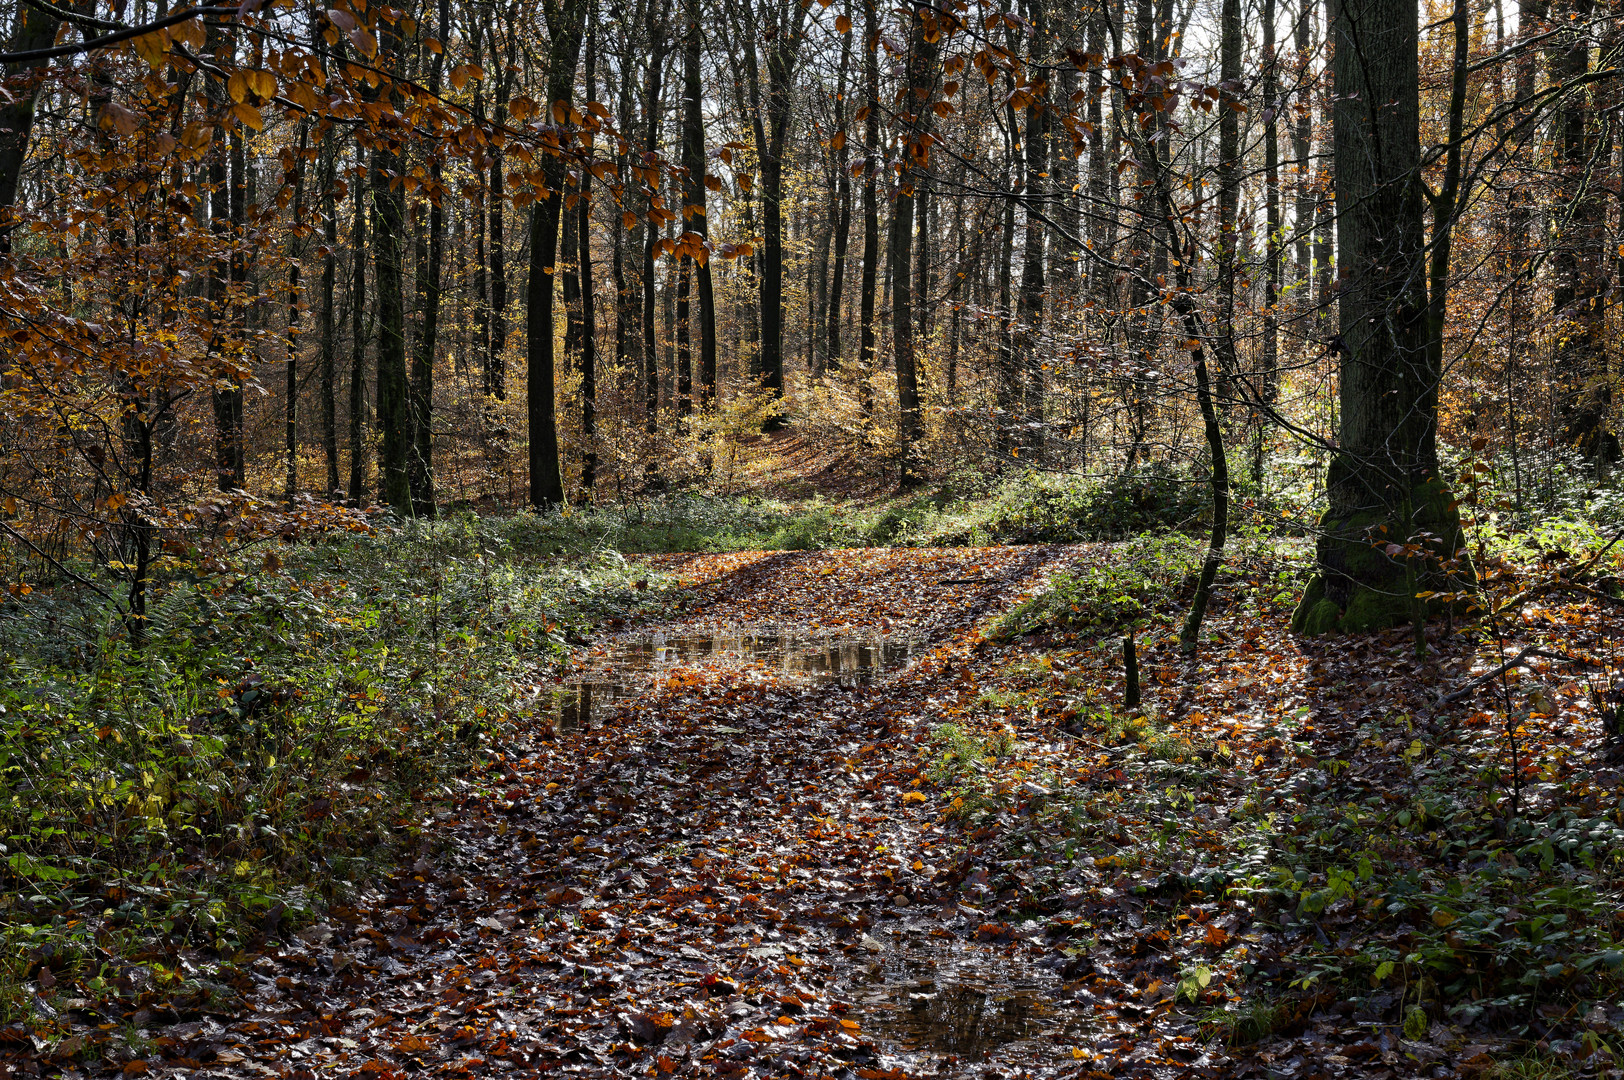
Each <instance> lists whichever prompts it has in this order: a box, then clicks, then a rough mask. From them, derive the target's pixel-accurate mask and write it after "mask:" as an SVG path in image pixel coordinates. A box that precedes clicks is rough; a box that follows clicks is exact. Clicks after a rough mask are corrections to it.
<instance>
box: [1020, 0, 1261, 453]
mask: <svg viewBox="0 0 1624 1080" xmlns="http://www.w3.org/2000/svg"><path fill="white" fill-rule="evenodd" d="M1231 2H1235V0H1231ZM1044 3H1045V0H1030V2H1029V3H1028V5H1027V11H1028V17H1029V18H1030V20H1031V22H1032V34H1031V48H1032V51H1033V59H1034V60H1036V59H1037V52H1038V50H1039V49H1041V48H1042V47H1043V43H1044V42H1046V41H1047V38H1048V34H1047V29H1046V26H1045V18H1044V15H1045V12H1044ZM1048 104H1049V103H1048V102H1047V101H1044V100H1041V99H1040V100H1037V101H1034V102H1033V103H1032V104H1031V105H1030V106H1028V108H1027V113H1026V134H1025V137H1024V139H1023V141H1024V142H1025V143H1026V175H1025V183H1024V185H1023V186H1022V194H1023V199H1022V202H1023V203H1024V209H1025V211H1026V213H1025V228H1024V229H1023V230H1022V244H1021V286H1020V293H1019V295H1018V297H1017V300H1016V311H1015V334H1016V340H1015V352H1016V364H1017V366H1018V367H1019V369H1020V377H1021V379H1022V385H1023V389H1024V393H1023V398H1024V400H1023V402H1022V407H1021V413H1022V417H1021V418H1022V421H1023V422H1024V425H1025V428H1026V431H1027V433H1028V434H1027V445H1028V446H1029V447H1030V448H1031V451H1032V457H1033V459H1034V460H1036V461H1039V462H1041V461H1042V460H1043V459H1044V446H1045V442H1046V439H1045V429H1044V416H1043V398H1044V393H1043V383H1044V379H1043V363H1042V359H1041V357H1039V355H1038V347H1037V344H1038V339H1039V336H1040V334H1041V332H1042V323H1043V293H1044V289H1045V287H1046V286H1045V281H1044V256H1043V238H1044V233H1045V231H1046V230H1045V228H1044V225H1043V222H1042V220H1041V218H1040V215H1041V214H1042V213H1043V210H1044V197H1045V196H1044V183H1043V180H1044V178H1045V177H1046V176H1047V175H1048V173H1049V162H1048V150H1049V124H1048V120H1049V109H1048Z"/></svg>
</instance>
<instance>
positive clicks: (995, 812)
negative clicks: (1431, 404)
mask: <svg viewBox="0 0 1624 1080" xmlns="http://www.w3.org/2000/svg"><path fill="white" fill-rule="evenodd" d="M1549 542H1550V541H1549V540H1547V541H1543V542H1542V544H1544V545H1548V544H1549ZM1596 544H1597V539H1596V538H1594V537H1592V538H1589V540H1588V541H1587V542H1585V543H1579V542H1575V543H1574V544H1573V545H1572V550H1571V551H1570V552H1569V553H1568V554H1573V555H1577V554H1579V553H1582V552H1584V551H1586V550H1594V549H1595V545H1596ZM1494 550H1495V551H1496V552H1497V553H1498V554H1500V555H1502V556H1505V557H1511V556H1512V555H1515V552H1511V551H1508V550H1507V548H1505V547H1502V546H1496V548H1495V549H1494ZM1197 555H1198V548H1197V547H1193V546H1189V545H1184V544H1181V543H1180V542H1178V541H1177V540H1169V539H1166V538H1163V539H1160V540H1141V541H1137V542H1135V543H1131V544H1128V545H1122V546H1121V547H1120V548H1119V549H1117V550H1116V551H1114V552H1112V553H1111V556H1110V557H1108V558H1104V559H1095V560H1092V561H1090V562H1088V563H1086V564H1084V565H1081V566H1079V567H1078V568H1076V569H1075V570H1073V571H1072V572H1070V573H1068V574H1064V575H1059V576H1057V577H1056V578H1055V579H1053V580H1052V581H1051V583H1050V588H1049V591H1048V592H1046V593H1041V594H1039V595H1037V596H1034V597H1033V598H1031V599H1030V600H1028V601H1026V602H1025V603H1023V604H1021V605H1019V606H1017V607H1016V608H1015V609H1014V610H1013V611H1012V612H1011V613H1010V614H1009V615H1007V616H1006V617H1005V618H1004V619H1003V621H1002V622H1001V623H1000V624H998V626H997V630H998V631H1001V632H994V633H991V634H989V635H988V640H987V644H986V645H985V646H984V649H985V650H987V652H986V655H987V656H988V657H989V658H996V661H997V662H996V666H995V669H994V670H993V671H992V672H991V673H983V674H981V675H980V676H979V678H980V680H981V682H980V684H979V686H978V689H977V691H976V693H975V695H974V696H973V697H972V698H970V699H969V700H968V705H967V707H965V708H964V709H963V710H962V716H959V717H955V719H954V722H953V723H950V724H944V725H941V726H938V727H937V728H936V729H934V731H933V734H932V737H931V739H930V740H929V742H928V743H927V744H926V745H925V747H924V748H923V749H922V751H921V754H922V762H921V764H922V773H923V776H924V778H925V779H926V780H927V781H928V783H929V784H930V786H931V788H932V789H933V790H935V791H936V793H937V796H938V798H939V799H940V800H941V807H942V809H943V811H944V814H945V817H946V819H947V821H949V822H950V823H953V824H955V825H956V826H957V827H958V829H959V830H960V836H961V837H962V838H963V843H964V845H965V848H964V851H965V855H964V858H963V861H962V863H961V865H963V866H964V867H966V868H971V867H975V866H981V867H987V868H989V869H990V870H991V872H990V874H989V876H988V878H987V881H986V888H987V889H989V890H991V892H992V893H995V894H998V895H1000V896H1011V895H1016V894H1018V895H1019V897H1020V899H1019V900H1018V901H1015V902H1013V903H1016V904H1018V905H1019V906H1018V910H1019V911H1022V912H1025V913H1026V915H1025V917H1036V918H1039V919H1042V920H1044V921H1045V922H1046V923H1047V925H1048V929H1049V932H1050V934H1051V935H1054V936H1055V937H1056V938H1057V939H1058V940H1059V942H1060V945H1059V947H1060V948H1061V949H1062V950H1063V951H1064V952H1065V954H1066V955H1067V956H1072V957H1079V958H1086V957H1088V956H1089V955H1090V952H1091V950H1093V949H1095V948H1097V947H1099V945H1100V942H1102V941H1108V940H1110V938H1111V937H1112V935H1116V936H1117V937H1118V938H1122V939H1124V940H1126V941H1127V942H1128V943H1129V944H1130V945H1131V952H1132V955H1133V956H1135V957H1137V958H1138V959H1137V960H1136V961H1135V963H1134V964H1131V965H1128V967H1127V969H1126V970H1128V971H1136V970H1139V971H1141V972H1142V974H1141V975H1140V976H1139V980H1140V981H1139V982H1137V983H1136V984H1135V985H1136V986H1137V987H1139V988H1140V989H1141V990H1143V989H1145V988H1146V987H1148V986H1151V985H1152V984H1153V983H1157V980H1160V981H1161V982H1160V983H1159V985H1165V986H1166V987H1167V988H1168V989H1167V992H1168V993H1169V995H1170V997H1171V1000H1174V1001H1175V1002H1177V1003H1178V1004H1179V1005H1180V1006H1181V1007H1184V1008H1187V1009H1189V1010H1190V1013H1191V1015H1192V1018H1193V1019H1194V1020H1195V1021H1196V1022H1197V1023H1198V1024H1199V1025H1200V1029H1201V1031H1202V1032H1203V1034H1204V1035H1205V1036H1206V1037H1208V1038H1212V1039H1216V1040H1219V1041H1221V1042H1223V1043H1225V1044H1228V1045H1232V1046H1238V1045H1243V1044H1249V1043H1255V1042H1258V1041H1262V1040H1267V1039H1269V1038H1271V1037H1273V1036H1275V1035H1278V1034H1282V1033H1290V1032H1294V1031H1301V1030H1302V1029H1303V1028H1304V1026H1305V1024H1306V1023H1307V1020H1308V1018H1309V1017H1310V1016H1312V1015H1314V1014H1315V1013H1316V1011H1323V1010H1324V1009H1326V1008H1327V1007H1329V1005H1330V1004H1332V1003H1342V1004H1343V1005H1344V1006H1345V1008H1346V1009H1348V1010H1352V1011H1353V1012H1354V1013H1356V1014H1357V1016H1358V1017H1359V1018H1360V1019H1361V1022H1364V1023H1370V1024H1376V1025H1380V1026H1385V1027H1386V1028H1387V1029H1388V1030H1390V1031H1391V1032H1392V1034H1393V1036H1394V1037H1395V1038H1397V1037H1400V1036H1402V1037H1405V1038H1421V1037H1426V1036H1428V1033H1429V1032H1431V1031H1432V1030H1433V1025H1436V1024H1442V1025H1444V1026H1445V1027H1446V1028H1451V1029H1453V1030H1458V1031H1464V1032H1468V1033H1470V1032H1478V1033H1482V1034H1484V1035H1492V1036H1495V1037H1497V1038H1510V1039H1514V1040H1526V1041H1527V1043H1528V1044H1529V1045H1534V1044H1539V1043H1541V1041H1542V1040H1558V1039H1565V1040H1567V1042H1566V1043H1564V1044H1563V1045H1571V1046H1575V1047H1578V1049H1577V1050H1574V1051H1573V1053H1577V1054H1580V1055H1582V1054H1584V1053H1590V1052H1592V1051H1603V1052H1606V1053H1609V1054H1615V1055H1624V1045H1621V1044H1620V1041H1619V1040H1618V1038H1617V1036H1616V1024H1617V1023H1618V1021H1619V1020H1620V1019H1621V1017H1624V1013H1620V1012H1619V1010H1618V1009H1617V1008H1616V1006H1617V1004H1618V1002H1619V1001H1620V999H1621V996H1624V799H1621V797H1620V794H1619V791H1618V789H1617V788H1616V786H1615V785H1616V775H1615V774H1612V773H1607V772H1605V771H1603V772H1602V773H1601V774H1600V775H1599V776H1598V775H1597V774H1596V773H1595V772H1594V771H1593V770H1594V769H1596V768H1597V767H1599V766H1600V765H1604V764H1605V762H1604V761H1603V760H1601V759H1600V758H1598V761H1597V762H1590V763H1586V764H1584V765H1579V764H1577V762H1578V760H1579V758H1577V757H1573V756H1572V754H1573V751H1571V750H1564V751H1561V752H1560V753H1557V752H1554V751H1551V750H1549V749H1547V750H1544V751H1541V750H1538V749H1534V750H1527V751H1526V753H1527V754H1528V755H1529V757H1527V758H1525V759H1524V762H1525V765H1524V773H1525V775H1524V788H1523V790H1522V793H1521V797H1520V800H1519V801H1518V802H1517V803H1516V804H1515V805H1514V804H1513V802H1512V800H1511V799H1510V798H1509V794H1508V793H1509V789H1510V781H1509V778H1508V776H1507V775H1506V771H1505V770H1506V765H1505V758H1504V737H1503V734H1502V732H1501V727H1500V721H1498V720H1494V719H1485V718H1483V717H1481V716H1480V717H1479V718H1478V719H1476V720H1471V721H1470V723H1471V724H1472V725H1473V726H1471V727H1460V726H1449V727H1442V728H1436V727H1435V728H1427V727H1424V726H1422V725H1420V724H1419V723H1418V722H1417V720H1416V719H1415V718H1414V717H1413V716H1411V715H1408V714H1406V713H1401V712H1389V713H1388V714H1387V715H1386V717H1385V718H1383V719H1379V720H1378V719H1369V720H1366V721H1364V722H1362V723H1361V724H1360V725H1358V726H1353V725H1348V726H1347V727H1346V728H1338V732H1339V734H1338V738H1337V740H1336V741H1333V742H1327V741H1326V740H1324V739H1323V737H1322V736H1316V735H1315V734H1314V731H1315V724H1316V722H1317V723H1318V724H1320V725H1322V726H1323V725H1325V724H1327V723H1329V724H1331V725H1333V727H1335V726H1336V725H1338V724H1339V716H1340V710H1341V709H1343V708H1344V707H1345V708H1347V709H1349V710H1350V711H1351V710H1356V709H1362V708H1364V707H1365V706H1366V705H1367V704H1368V701H1367V700H1366V699H1367V698H1368V695H1370V694H1371V693H1373V692H1374V691H1372V690H1371V689H1369V688H1367V687H1366V686H1365V684H1364V682H1363V681H1360V680H1359V679H1357V678H1356V679H1355V681H1352V682H1348V683H1345V684H1338V686H1337V687H1336V688H1335V689H1336V692H1337V693H1346V694H1347V699H1346V701H1345V702H1342V701H1339V700H1338V699H1337V698H1335V697H1328V698H1327V699H1326V701H1325V702H1324V703H1323V705H1322V708H1321V715H1319V716H1318V717H1315V716H1313V715H1312V710H1310V709H1308V708H1300V709H1298V710H1296V711H1290V710H1284V711H1281V712H1279V713H1277V714H1274V715H1262V716H1254V717H1252V718H1251V719H1249V720H1248V722H1247V725H1246V726H1245V727H1244V728H1243V729H1242V730H1239V731H1237V730H1234V729H1230V728H1228V727H1227V726H1226V727H1212V726H1209V725H1208V724H1207V723H1206V720H1208V719H1211V718H1208V717H1200V716H1195V717H1191V716H1186V715H1183V714H1181V712H1180V711H1179V709H1178V707H1177V706H1176V704H1175V703H1176V702H1177V701H1178V699H1179V694H1178V692H1177V687H1178V685H1179V684H1180V681H1181V677H1180V676H1179V674H1178V671H1180V670H1185V669H1182V661H1179V660H1177V659H1176V652H1175V648H1174V645H1173V635H1174V634H1175V633H1176V626H1177V618H1178V615H1179V612H1180V610H1181V599H1180V593H1179V588H1178V581H1179V579H1180V577H1181V576H1183V575H1187V574H1188V573H1189V572H1190V569H1191V567H1192V566H1193V564H1194V560H1195V558H1196V557H1197ZM1302 562H1303V559H1302V553H1301V552H1295V551H1292V550H1286V549H1282V548H1281V547H1280V546H1279V545H1272V546H1271V545H1267V544H1261V543H1255V542H1243V543H1241V544H1240V545H1238V547H1237V550H1236V551H1235V552H1234V553H1233V557H1232V560H1231V562H1230V563H1229V565H1228V567H1227V569H1226V574H1225V576H1223V577H1221V578H1220V588H1219V591H1218V597H1217V600H1216V601H1215V621H1216V622H1217V623H1218V624H1219V625H1220V626H1222V627H1224V628H1225V629H1224V630H1223V632H1222V636H1221V637H1220V638H1216V639H1214V640H1212V641H1211V642H1210V643H1209V644H1207V645H1205V646H1204V647H1203V653H1202V659H1203V660H1204V661H1205V663H1206V664H1208V665H1212V664H1216V665H1217V668H1218V669H1219V670H1221V671H1222V672H1223V674H1221V675H1218V674H1212V675H1207V674H1203V676H1202V677H1203V678H1222V679H1224V680H1226V681H1228V682H1230V683H1232V684H1233V685H1234V688H1235V689H1234V690H1233V691H1231V692H1229V694H1228V696H1227V698H1226V699H1225V700H1226V701H1227V706H1226V708H1228V709H1233V710H1235V712H1236V714H1237V715H1241V716H1245V715H1246V714H1247V713H1248V712H1249V711H1250V710H1251V708H1252V707H1253V706H1254V702H1253V700H1252V698H1251V696H1250V695H1249V694H1248V693H1247V691H1246V689H1245V688H1246V687H1247V686H1248V685H1251V684H1252V683H1253V680H1256V679H1259V678H1262V677H1263V676H1265V675H1266V674H1267V673H1268V670H1269V668H1270V666H1271V663H1270V659H1269V656H1268V653H1267V651H1266V649H1267V647H1268V646H1267V643H1268V642H1269V640H1270V636H1269V635H1277V636H1278V637H1279V638H1285V637H1286V635H1285V627H1284V624H1285V622H1286V620H1287V618H1288V615H1289V611H1290V608H1291V603H1292V600H1293V598H1294V595H1295V592H1296V590H1297V589H1298V588H1300V585H1299V584H1298V582H1299V581H1300V575H1301V571H1302V567H1301V563H1302ZM1524 565H1526V561H1525V563H1524ZM1234 616H1239V618H1233V617H1234ZM1130 625H1135V626H1137V627H1138V628H1139V630H1140V635H1141V636H1140V648H1141V651H1140V658H1141V669H1142V671H1144V672H1146V673H1147V678H1149V679H1152V680H1157V676H1158V675H1160V676H1164V677H1162V678H1160V679H1159V680H1157V681H1159V682H1160V683H1161V685H1162V687H1163V690H1162V691H1161V692H1159V693H1149V694H1147V699H1146V705H1145V706H1144V707H1142V708H1136V709H1127V708H1124V707H1123V705H1122V703H1121V701H1122V687H1121V667H1120V636H1119V635H1120V634H1121V632H1122V630H1123V629H1125V628H1126V627H1128V626H1130ZM1437 629H1438V630H1439V631H1441V630H1442V627H1441V626H1440V627H1438V628H1437ZM1033 631H1044V632H1045V633H1043V634H1033V633H1032V632H1033ZM1457 632H1458V633H1462V634H1476V635H1481V634H1483V633H1484V630H1483V629H1482V628H1476V629H1472V628H1466V629H1462V628H1457ZM1028 635H1030V636H1028ZM1392 637H1393V642H1392V644H1391V648H1390V652H1391V656H1392V657H1394V658H1403V657H1406V656H1407V655H1408V653H1409V648H1408V642H1407V641H1405V640H1403V639H1402V638H1401V636H1400V635H1392ZM1474 640H1475V639H1474ZM1482 647H1484V648H1486V649H1490V650H1494V649H1496V648H1497V646H1496V645H1495V644H1494V643H1493V642H1492V641H1485V642H1484V644H1483V646H1482ZM1219 658H1222V659H1219ZM1194 670H1196V669H1188V671H1189V672H1193V671H1194ZM1200 670H1202V671H1203V672H1207V671H1211V670H1212V669H1211V668H1208V667H1204V668H1202V669H1200ZM1188 677H1189V675H1188V673H1187V674H1186V675H1185V676H1183V678H1188ZM1349 677H1352V673H1350V676H1349ZM1205 707H1206V708H1211V706H1205ZM1462 715H1465V714H1464V713H1463V714H1462ZM1556 734H1557V735H1558V736H1559V739H1560V741H1562V742H1567V741H1570V740H1571V739H1572V738H1573V737H1575V736H1573V734H1572V733H1571V732H1569V733H1564V732H1563V731H1557V732H1556ZM1552 745H1553V744H1551V743H1546V744H1545V746H1546V747H1550V746H1552ZM1587 753H1588V752H1587ZM1564 761H1567V762H1568V764H1563V762H1564ZM1609 776H1614V779H1613V780H1609V779H1608V777H1609ZM1107 887H1108V888H1107ZM1102 889H1103V891H1102ZM1112 895H1114V896H1126V897H1129V898H1131V901H1130V902H1131V903H1132V904H1133V905H1134V906H1133V910H1134V911H1135V912H1141V911H1142V912H1143V918H1144V927H1143V929H1140V930H1137V931H1135V932H1134V933H1129V932H1127V931H1126V930H1124V928H1123V925H1122V913H1121V912H1120V911H1118V910H1117V909H1116V908H1115V907H1113V906H1112V905H1113V903H1115V901H1111V900H1107V899H1106V897H1107V896H1112ZM1209 923H1210V924H1213V925H1216V926H1218V927H1219V929H1217V930H1213V931H1211V932H1210V933H1204V932H1202V927H1204V926H1206V925H1208V924H1209ZM1135 925H1138V924H1137V923H1136V924H1135ZM1144 935H1150V937H1148V938H1147V937H1144ZM1152 939H1154V940H1152ZM1136 940H1137V944H1134V942H1135V941H1136ZM1146 941H1151V944H1150V945H1149V946H1148V951H1147V945H1146V944H1145V942H1146ZM1124 948H1128V946H1127V945H1125V946H1124ZM1412 1029H1413V1031H1414V1032H1419V1034H1414V1033H1412ZM1587 1040H1588V1041H1587ZM1592 1044H1594V1046H1593V1045H1592ZM1553 1060H1554V1059H1553ZM1564 1060H1566V1059H1564ZM1545 1064H1549V1062H1547V1061H1546V1059H1545V1058H1543V1057H1539V1056H1538V1055H1535V1056H1534V1057H1529V1058H1527V1059H1516V1061H1515V1062H1508V1063H1505V1064H1504V1066H1503V1068H1504V1069H1508V1070H1511V1071H1505V1072H1504V1073H1503V1075H1507V1076H1513V1075H1518V1076H1520V1075H1525V1074H1526V1075H1560V1074H1559V1073H1549V1074H1547V1073H1543V1072H1538V1071H1534V1072H1528V1071H1526V1069H1533V1068H1534V1067H1535V1066H1536V1065H1539V1066H1541V1067H1543V1066H1544V1065H1545ZM1525 1066H1526V1069H1525V1068H1524V1067H1525ZM1517 1070H1524V1071H1517ZM1496 1075H1499V1074H1496Z"/></svg>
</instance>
